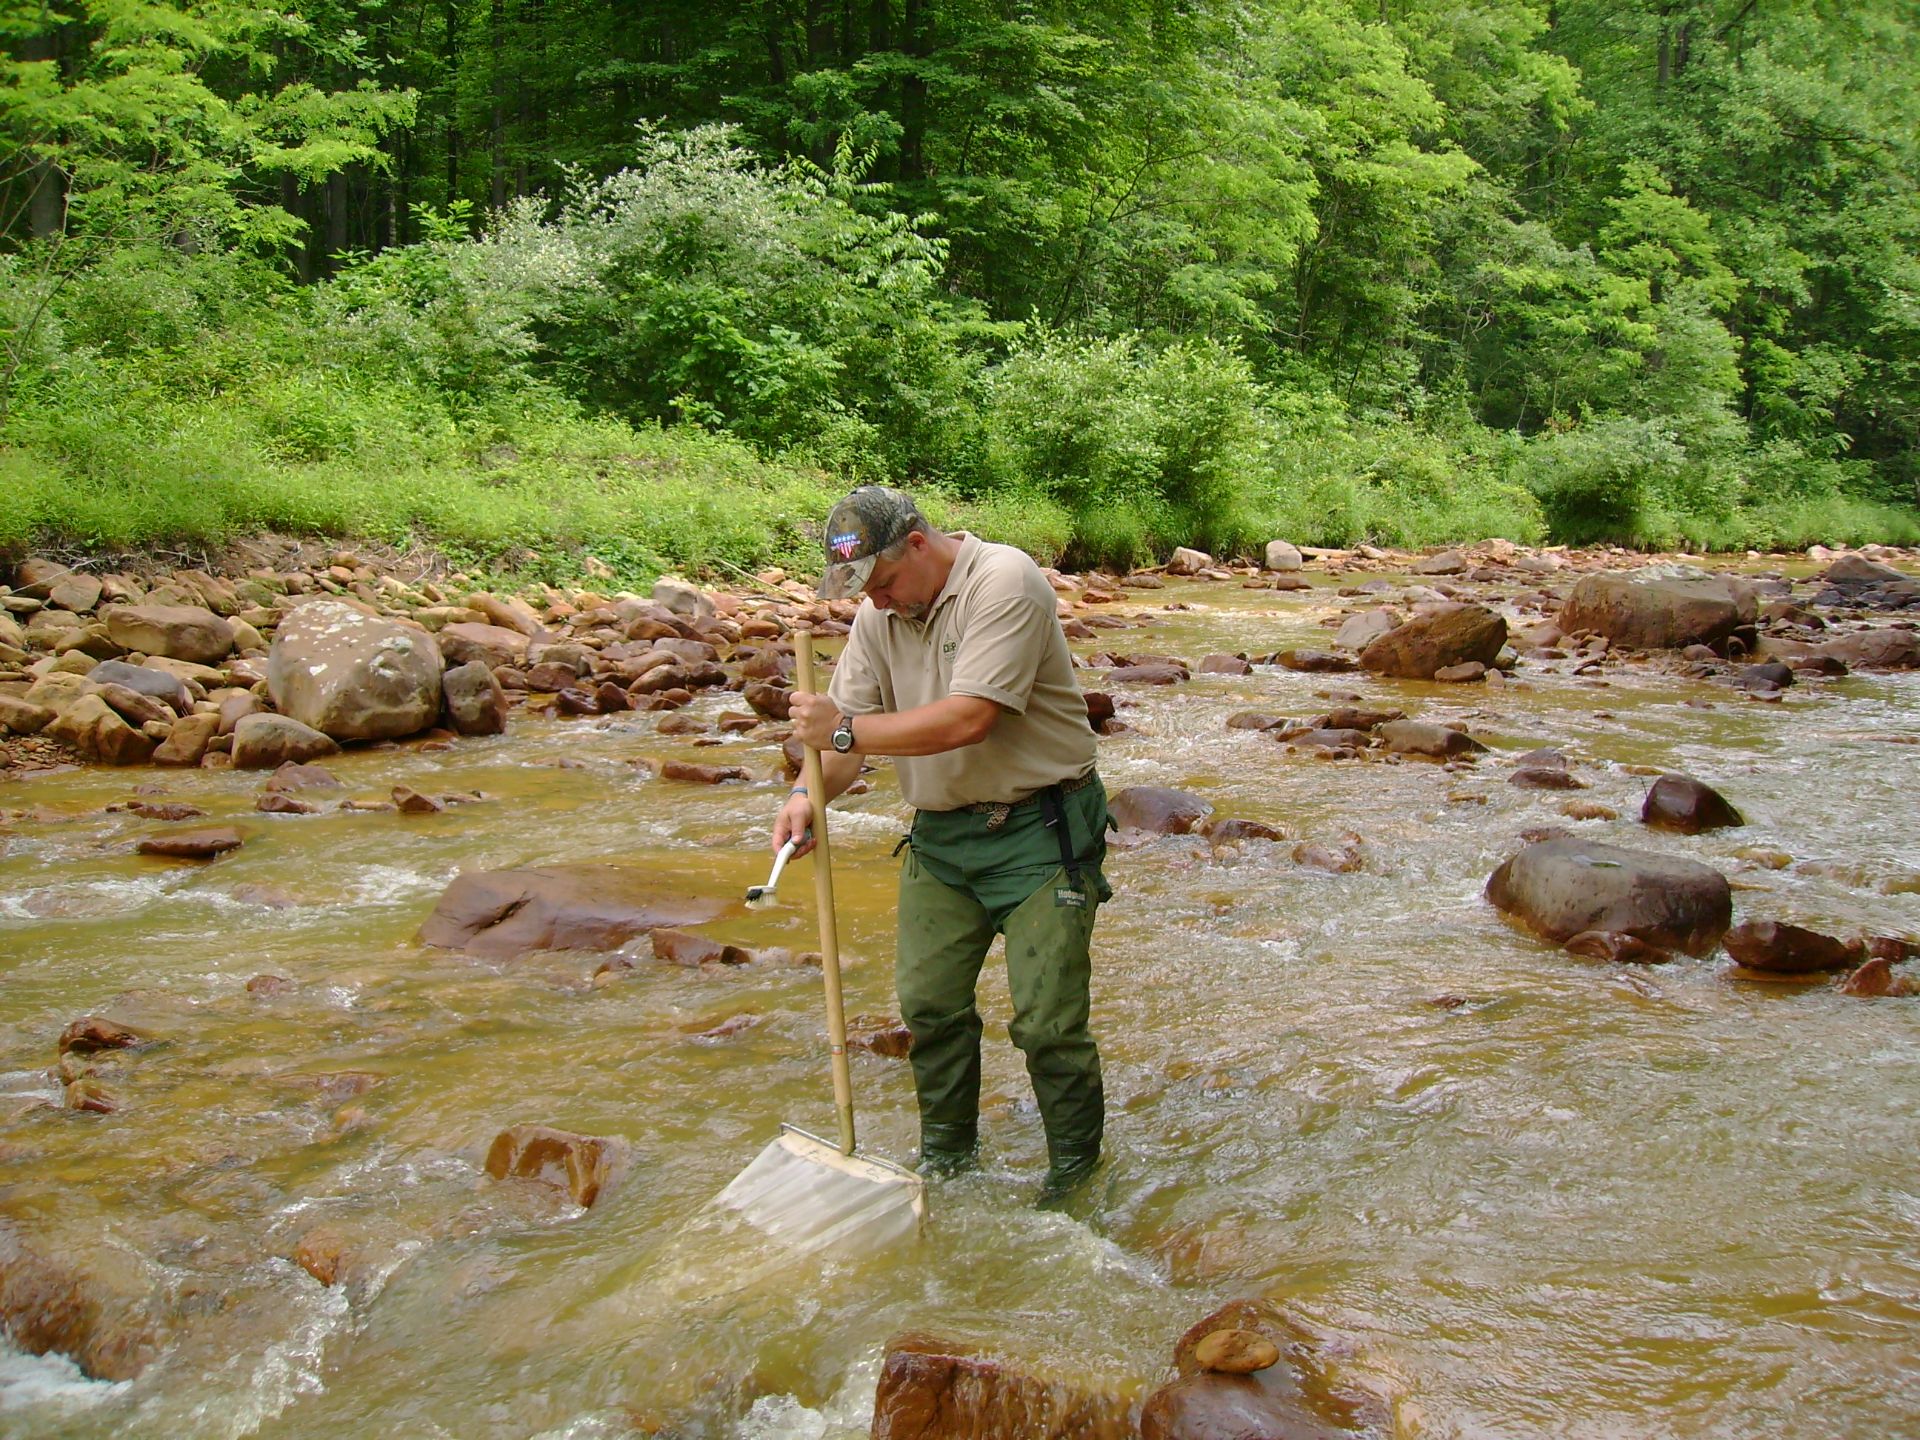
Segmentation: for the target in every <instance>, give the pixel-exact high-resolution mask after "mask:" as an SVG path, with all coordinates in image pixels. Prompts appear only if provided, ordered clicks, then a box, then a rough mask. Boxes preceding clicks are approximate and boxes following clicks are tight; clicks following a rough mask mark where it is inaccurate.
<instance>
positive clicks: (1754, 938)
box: [1722, 920, 1865, 975]
mask: <svg viewBox="0 0 1920 1440" xmlns="http://www.w3.org/2000/svg"><path fill="white" fill-rule="evenodd" d="M1722 943H1723V944H1725V946H1726V947H1727V953H1728V954H1729V955H1731V956H1732V957H1733V958H1734V959H1735V960H1736V961H1738V962H1739V963H1740V964H1742V965H1744V966H1746V967H1747V969H1749V970H1766V971H1770V972H1772V973H1774V974H1777V975H1804V974H1810V973H1812V972H1813V971H1816V970H1838V969H1840V968H1841V967H1843V966H1846V965H1851V964H1853V963H1855V962H1856V961H1858V960H1859V958H1860V956H1861V955H1862V954H1864V953H1865V947H1864V946H1861V947H1859V948H1857V949H1856V948H1855V947H1854V946H1850V945H1848V944H1847V943H1846V942H1844V941H1841V940H1836V939H1835V938H1834V937H1833V936H1831V935H1822V934H1821V933H1820V932H1819V931H1817V930H1809V929H1807V928H1806V927H1804V926H1801V925H1789V924H1785V923H1783V922H1781V921H1776V920H1748V921H1744V922H1743V923H1741V924H1739V925H1736V926H1734V927H1733V929H1731V930H1729V931H1728V932H1727V934H1726V938H1725V940H1724V941H1723V942H1722Z"/></svg>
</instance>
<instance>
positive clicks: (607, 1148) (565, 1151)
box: [486, 1125, 626, 1209]
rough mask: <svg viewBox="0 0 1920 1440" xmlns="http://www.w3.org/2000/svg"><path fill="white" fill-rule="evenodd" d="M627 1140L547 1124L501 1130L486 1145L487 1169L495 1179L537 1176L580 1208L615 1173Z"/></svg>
mask: <svg viewBox="0 0 1920 1440" xmlns="http://www.w3.org/2000/svg"><path fill="white" fill-rule="evenodd" d="M625 1151H626V1146H625V1144H624V1143H623V1142H621V1141H618V1140H607V1139H601V1138H599V1137H597V1136H591V1135H576V1134H574V1133H572V1132H571V1131H567V1130H555V1129H551V1128H549V1127H548V1126H545V1125H515V1126H512V1127H511V1128H509V1129H506V1130H502V1131H501V1132H500V1133H499V1134H498V1135H497V1136H495V1137H494V1141H493V1144H492V1145H491V1146H490V1147H488V1150H487V1159H486V1171H487V1174H489V1175H491V1176H492V1177H493V1178H494V1179H495V1180H505V1179H508V1178H510V1177H511V1178H517V1179H523V1180H538V1181H541V1182H543V1183H545V1184H548V1185H551V1186H554V1187H555V1188H556V1189H560V1190H564V1191H565V1192H566V1194H567V1196H568V1197H569V1198H570V1199H571V1200H572V1201H573V1203H574V1204H576V1205H578V1206H580V1207H582V1208H583V1209H585V1208H589V1207H591V1206H592V1204H593V1202H594V1201H596V1200H598V1199H599V1198H600V1195H601V1193H602V1192H603V1191H604V1190H605V1188H606V1187H607V1185H608V1184H609V1183H610V1182H611V1181H612V1180H613V1179H614V1178H616V1175H617V1172H618V1171H619V1169H620V1168H621V1166H622V1162H623V1160H624V1158H625Z"/></svg>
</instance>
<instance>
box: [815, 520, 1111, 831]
mask: <svg viewBox="0 0 1920 1440" xmlns="http://www.w3.org/2000/svg"><path fill="white" fill-rule="evenodd" d="M955 538H957V539H958V540H959V541H960V553H959V555H958V556H956V557H955V559H954V563H953V572H952V573H951V574H950V575H948V576H947V583H946V585H945V586H944V587H943V588H942V589H941V591H940V594H939V595H938V596H937V597H935V599H934V602H933V607H932V609H930V610H929V611H928V612H927V618H926V620H925V621H924V622H922V621H917V620H909V619H908V618H906V617H905V616H904V615H896V614H894V613H893V612H892V611H888V610H880V609H877V608H876V607H875V606H874V604H873V602H872V601H870V600H869V601H863V602H862V603H861V606H860V609H859V610H858V612H856V613H855V615H854V617H853V630H852V632H851V633H850V634H849V635H848V637H847V646H846V649H845V650H843V651H842V652H841V654H840V659H839V661H838V663H837V664H835V666H834V670H833V681H832V683H831V684H830V685H829V686H828V688H827V694H828V695H829V696H830V697H831V698H832V700H833V703H834V705H835V706H837V707H838V708H839V710H840V711H841V713H842V714H846V715H873V714H878V713H882V712H886V713H893V712H897V711H901V710H912V709H914V708H916V707H918V706H921V705H931V704H932V703H933V702H934V701H936V700H944V699H946V698H947V697H948V696H949V695H974V696H978V697H979V698H980V699H982V700H991V701H993V702H994V704H996V705H998V706H999V707H1000V709H1001V715H1000V719H999V722H998V723H997V724H996V725H995V726H994V727H993V729H992V731H991V732H990V733H989V734H988V735H987V738H986V739H984V740H982V741H981V742H980V743H979V744H977V745H965V746H962V747H961V748H960V749H958V750H949V751H947V752H946V753H945V754H944V755H902V756H897V757H895V759H894V762H893V763H894V766H895V768H896V770H897V771H898V773H899V776H900V792H901V794H902V795H904V796H905V797H906V800H907V803H908V804H909V805H911V806H913V807H914V809H916V810H955V809H958V808H959V807H960V806H962V805H971V804H976V803H978V802H980V801H984V800H993V801H1000V802H1003V803H1005V802H1011V801H1015V800H1024V799H1026V798H1027V797H1028V796H1029V795H1031V794H1033V793H1034V792H1035V791H1036V790H1044V789H1045V788H1046V787H1047V786H1049V785H1053V784H1056V783H1058V782H1059V781H1062V780H1072V779H1077V778H1078V777H1079V776H1082V775H1084V774H1086V773H1087V772H1088V771H1089V770H1091V769H1093V762H1094V735H1093V729H1092V727H1091V726H1089V725H1088V724H1087V702H1086V697H1085V696H1084V695H1082V694H1081V693H1080V682H1079V681H1078V680H1076V679H1075V678H1074V673H1073V661H1072V658H1071V657H1070V656H1069V655H1068V653H1067V637H1066V635H1065V634H1064V633H1063V632H1062V631H1061V629H1060V620H1059V617H1058V616H1057V615H1056V613H1055V608H1054V606H1055V602H1054V595H1053V587H1052V586H1050V585H1048V584H1047V577H1046V576H1044V575H1042V574H1041V573H1040V567H1039V566H1037V565H1035V564H1034V563H1033V561H1032V560H1031V559H1030V558H1029V557H1028V556H1027V554H1026V552H1024V551H1022V550H1016V549H1015V548H1014V547H1013V546H1011V545H995V544H993V543H991V542H990V541H985V540H981V539H980V538H979V537H977V536H974V535H968V534H966V533H965V532H961V533H960V534H959V535H958V536H956V537H955Z"/></svg>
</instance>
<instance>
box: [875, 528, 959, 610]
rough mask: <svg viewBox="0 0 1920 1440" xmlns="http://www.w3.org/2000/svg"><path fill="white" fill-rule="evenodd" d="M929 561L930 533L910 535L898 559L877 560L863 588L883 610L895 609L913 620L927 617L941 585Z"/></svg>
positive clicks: (876, 605) (878, 607)
mask: <svg viewBox="0 0 1920 1440" xmlns="http://www.w3.org/2000/svg"><path fill="white" fill-rule="evenodd" d="M932 571H933V566H931V565H929V564H928V563H927V539H926V536H924V535H921V534H920V533H919V532H917V531H916V532H915V533H914V534H912V535H909V536H907V549H906V553H905V554H903V555H902V556H901V557H900V558H899V559H898V560H876V561H874V563H873V573H872V574H870V575H868V576H867V587H866V590H865V591H864V592H863V593H864V594H865V595H866V597H867V598H868V599H869V600H871V601H873V603H874V607H875V608H876V609H880V610H891V611H893V612H894V613H895V614H898V615H904V616H906V617H907V618H908V619H909V620H924V619H925V618H926V615H927V610H928V608H929V607H930V606H931V605H932V604H933V602H934V598H935V597H936V596H937V595H939V593H940V587H939V586H938V585H937V584H936V583H935V580H936V577H935V576H934V575H933V573H932Z"/></svg>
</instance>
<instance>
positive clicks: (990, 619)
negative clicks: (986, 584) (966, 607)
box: [947, 594, 1060, 715]
mask: <svg viewBox="0 0 1920 1440" xmlns="http://www.w3.org/2000/svg"><path fill="white" fill-rule="evenodd" d="M1059 624H1060V622H1059V620H1058V619H1056V618H1055V616H1054V612H1053V608H1052V607H1051V606H1050V605H1042V604H1041V603H1040V602H1039V601H1038V600H1036V599H1034V597H1033V596H1031V595H1027V594H1014V595H1008V596H1002V597H996V598H994V599H992V600H989V601H987V602H986V603H984V604H983V605H981V606H980V608H979V609H978V610H977V611H976V612H975V613H974V614H972V615H970V616H969V617H968V618H967V629H966V634H965V635H963V636H962V637H961V640H960V648H959V650H958V651H957V652H956V653H955V654H954V657H953V679H952V681H951V682H950V683H949V684H948V686H947V691H948V693H949V694H952V695H972V696H975V697H976V698H978V699H981V700H991V701H993V703H994V704H996V705H998V706H1000V707H1001V708H1002V709H1004V710H1007V711H1010V712H1011V713H1013V714H1015V715H1023V714H1025V713H1026V709H1027V698H1028V697H1029V696H1030V695H1032V694H1033V682H1034V678H1035V676H1037V675H1038V674H1039V672H1040V661H1041V660H1042V658H1043V657H1044V656H1045V655H1046V653H1047V642H1048V640H1049V639H1050V638H1051V637H1050V636H1049V635H1048V633H1047V632H1048V630H1049V629H1057V628H1058V627H1059Z"/></svg>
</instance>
